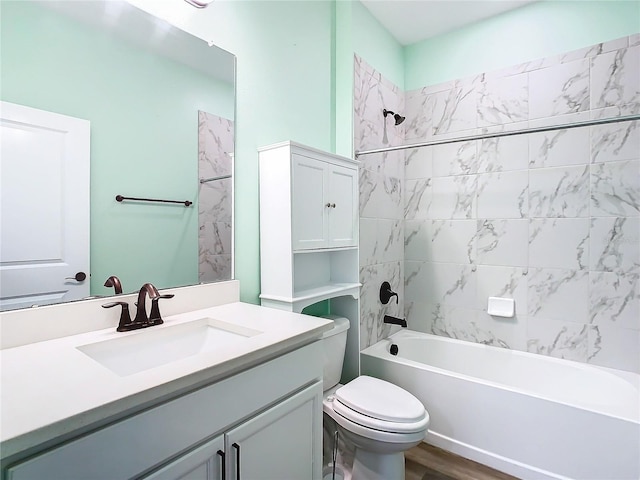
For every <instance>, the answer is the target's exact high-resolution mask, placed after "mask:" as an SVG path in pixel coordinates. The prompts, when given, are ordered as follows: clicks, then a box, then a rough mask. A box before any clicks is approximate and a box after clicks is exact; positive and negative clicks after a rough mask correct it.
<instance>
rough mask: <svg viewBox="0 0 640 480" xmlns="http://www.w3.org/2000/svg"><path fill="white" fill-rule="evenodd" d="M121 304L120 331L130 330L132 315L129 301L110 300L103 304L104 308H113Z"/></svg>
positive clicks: (117, 329)
mask: <svg viewBox="0 0 640 480" xmlns="http://www.w3.org/2000/svg"><path fill="white" fill-rule="evenodd" d="M118 305H120V306H121V307H122V310H121V311H120V321H119V322H118V328H116V331H118V332H126V331H127V330H130V326H131V323H132V322H131V315H129V304H128V303H127V302H109V303H104V304H102V308H113V307H116V306H118Z"/></svg>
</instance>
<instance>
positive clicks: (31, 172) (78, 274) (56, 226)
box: [0, 102, 90, 310]
mask: <svg viewBox="0 0 640 480" xmlns="http://www.w3.org/2000/svg"><path fill="white" fill-rule="evenodd" d="M89 131H90V123H89V121H87V120H82V119H79V118H74V117H69V116H66V115H60V114H57V113H51V112H46V111H44V110H38V109H35V108H30V107H25V106H22V105H17V104H13V103H8V102H0V145H1V151H0V185H1V188H0V310H8V309H14V308H21V307H28V306H32V305H34V304H38V305H43V304H49V303H58V302H61V301H69V300H76V299H80V298H83V297H86V296H88V295H89V157H90V153H89V144H90V139H89ZM83 277H84V278H83Z"/></svg>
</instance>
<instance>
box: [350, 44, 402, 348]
mask: <svg viewBox="0 0 640 480" xmlns="http://www.w3.org/2000/svg"><path fill="white" fill-rule="evenodd" d="M385 108H386V109H387V110H391V111H393V112H396V113H402V114H403V115H404V113H403V112H404V110H405V108H404V92H403V91H402V90H400V89H399V88H398V87H397V86H396V85H393V84H392V83H391V82H389V81H388V80H387V79H385V78H384V77H382V75H381V74H380V73H378V72H376V71H375V70H373V69H372V68H371V67H370V66H369V65H367V64H366V63H365V62H364V61H362V59H360V58H359V57H357V56H356V58H355V91H354V109H355V112H354V114H355V121H354V136H355V142H354V145H355V148H356V150H365V149H367V148H375V147H380V146H381V145H385V146H386V145H401V144H402V143H403V141H404V134H405V130H404V129H405V124H404V123H402V124H400V125H398V126H396V125H395V122H394V120H393V117H392V116H387V117H386V121H385V118H384V116H383V113H382V111H383V109H385ZM359 160H360V161H361V163H360V170H359V174H360V282H361V283H362V287H361V292H360V294H361V297H360V298H361V299H360V310H361V311H360V346H361V348H366V347H367V346H369V345H372V344H374V343H376V342H377V341H378V340H379V339H381V338H385V337H387V336H388V335H389V333H390V332H391V331H392V329H393V330H394V331H395V329H397V328H399V327H391V326H390V325H387V324H384V323H383V321H382V320H383V318H384V315H385V314H389V315H393V316H396V317H402V316H403V315H404V305H403V303H402V299H404V203H403V192H402V190H403V183H404V163H405V160H404V152H389V153H384V154H377V155H368V156H364V157H362V158H361V159H359ZM384 281H388V282H389V283H390V284H391V287H392V289H393V290H394V291H396V292H398V295H399V298H400V300H401V301H400V302H399V303H398V304H396V303H395V301H392V302H390V303H389V304H387V305H382V304H381V303H380V300H379V292H380V284H381V283H382V282H384Z"/></svg>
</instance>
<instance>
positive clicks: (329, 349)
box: [322, 315, 349, 391]
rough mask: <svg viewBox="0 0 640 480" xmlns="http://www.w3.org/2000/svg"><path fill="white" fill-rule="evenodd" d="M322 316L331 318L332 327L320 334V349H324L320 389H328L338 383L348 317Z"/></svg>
mask: <svg viewBox="0 0 640 480" xmlns="http://www.w3.org/2000/svg"><path fill="white" fill-rule="evenodd" d="M324 318H328V319H329V320H333V328H332V329H331V330H329V331H328V332H325V333H324V334H323V335H322V349H323V351H324V372H323V377H322V390H323V391H324V390H328V389H330V388H331V387H333V386H335V385H337V384H338V383H340V376H341V375H342V363H343V362H344V352H345V348H346V346H347V330H348V329H349V319H347V318H344V317H339V316H337V315H327V316H325V317H324Z"/></svg>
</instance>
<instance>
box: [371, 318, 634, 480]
mask: <svg viewBox="0 0 640 480" xmlns="http://www.w3.org/2000/svg"><path fill="white" fill-rule="evenodd" d="M392 343H394V344H396V345H397V346H398V350H399V351H398V354H397V356H393V355H391V354H390V353H389V348H390V346H391V344H392ZM361 365H362V373H363V374H366V375H371V376H374V377H378V378H382V379H385V380H388V381H390V382H393V383H395V384H396V385H399V386H401V387H403V388H404V389H406V390H408V391H409V392H411V393H413V394H414V395H415V396H416V397H418V398H419V399H420V400H421V401H422V403H424V405H425V407H426V409H427V410H428V412H429V415H430V416H431V425H430V427H429V433H428V434H427V438H426V441H427V442H428V443H430V444H433V445H436V446H438V447H441V448H444V449H445V450H449V451H451V452H454V453H457V454H459V455H462V456H464V457H467V458H470V459H472V460H476V461H478V462H480V463H483V464H485V465H489V466H492V467H494V468H496V469H498V470H501V471H503V472H506V473H510V474H511V475H514V476H517V477H520V478H523V479H535V480H538V479H557V478H575V479H594V480H622V479H635V480H637V479H639V478H640V396H639V393H638V391H639V385H640V376H638V375H635V374H631V373H628V372H618V371H617V370H610V369H604V368H599V367H594V366H590V365H585V364H582V363H577V362H570V361H567V360H559V359H555V358H551V357H545V356H542V355H534V354H530V353H526V352H519V351H514V350H507V349H501V348H497V347H490V346H487V345H481V344H476V343H471V342H464V341H461V340H454V339H450V338H445V337H439V336H435V335H429V334H425V333H418V332H412V331H410V330H403V331H400V332H398V333H396V334H394V335H392V336H391V337H389V339H386V340H382V341H380V342H378V343H377V344H375V345H372V346H371V347H369V348H367V349H366V350H363V351H362V352H361Z"/></svg>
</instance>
